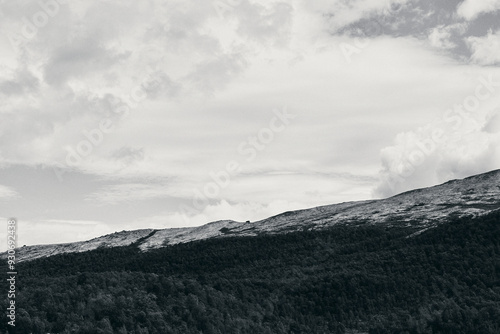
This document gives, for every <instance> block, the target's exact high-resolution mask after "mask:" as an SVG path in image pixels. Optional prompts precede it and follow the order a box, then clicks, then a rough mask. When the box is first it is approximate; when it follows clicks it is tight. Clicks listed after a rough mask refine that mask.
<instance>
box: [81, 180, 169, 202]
mask: <svg viewBox="0 0 500 334" xmlns="http://www.w3.org/2000/svg"><path fill="white" fill-rule="evenodd" d="M172 196H179V194H178V193H177V192H176V191H175V190H173V189H172V188H171V187H170V186H169V185H168V184H154V185H151V184H140V183H125V184H118V185H113V186H108V187H105V188H104V189H101V190H100V191H98V192H95V193H92V194H89V195H88V196H87V198H86V200H89V201H95V202H98V203H101V204H103V205H105V204H117V203H119V202H134V201H141V200H148V199H153V198H165V197H172Z"/></svg>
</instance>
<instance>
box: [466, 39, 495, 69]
mask: <svg viewBox="0 0 500 334" xmlns="http://www.w3.org/2000/svg"><path fill="white" fill-rule="evenodd" d="M467 44H468V46H469V48H470V50H471V53H472V55H471V61H472V62H473V63H476V64H479V65H499V64H500V30H498V31H496V32H494V33H493V32H492V31H489V32H488V34H487V35H486V36H483V37H469V38H467Z"/></svg>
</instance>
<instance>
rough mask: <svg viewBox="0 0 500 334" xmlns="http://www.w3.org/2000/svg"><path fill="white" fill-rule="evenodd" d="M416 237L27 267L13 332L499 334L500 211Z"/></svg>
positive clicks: (369, 230)
mask: <svg viewBox="0 0 500 334" xmlns="http://www.w3.org/2000/svg"><path fill="white" fill-rule="evenodd" d="M402 225H403V224H402ZM413 232H414V231H413V230H411V229H410V228H386V227H383V226H370V225H361V226H357V227H349V226H337V227H333V228H331V229H328V230H323V231H304V232H294V233H289V234H283V235H268V236H264V235H263V236H257V237H246V238H245V237H234V238H224V239H211V240H205V241H199V242H192V243H188V244H181V245H175V246H170V247H166V248H162V249H158V250H154V251H150V252H146V253H143V252H140V251H139V250H138V249H137V248H136V247H135V246H130V247H118V248H109V249H98V250H95V251H91V252H86V253H80V254H63V255H57V256H52V257H49V258H46V259H39V260H35V261H31V262H28V263H22V264H20V265H19V266H18V272H19V275H18V283H17V288H18V295H17V301H16V304H17V305H18V310H17V321H16V322H17V326H16V329H17V333H162V334H163V333H182V334H185V333H188V334H189V333H196V334H198V333H207V334H208V333H221V334H222V333H252V334H255V333H308V334H309V333H500V275H499V274H500V246H499V243H500V213H498V212H497V213H493V214H490V215H488V216H485V217H481V218H477V219H471V218H464V219H456V220H455V221H452V222H449V223H444V224H442V225H440V226H438V227H436V228H433V229H430V230H427V231H425V232H424V233H422V234H419V235H415V236H410V235H411V234H412V233H413ZM6 330H7V324H6V321H4V322H2V323H1V324H0V331H2V332H5V331H6Z"/></svg>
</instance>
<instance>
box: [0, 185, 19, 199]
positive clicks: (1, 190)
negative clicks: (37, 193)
mask: <svg viewBox="0 0 500 334" xmlns="http://www.w3.org/2000/svg"><path fill="white" fill-rule="evenodd" d="M19 197H21V195H20V194H19V193H18V192H17V191H15V190H14V189H12V188H11V187H7V186H4V185H1V184H0V199H15V198H19Z"/></svg>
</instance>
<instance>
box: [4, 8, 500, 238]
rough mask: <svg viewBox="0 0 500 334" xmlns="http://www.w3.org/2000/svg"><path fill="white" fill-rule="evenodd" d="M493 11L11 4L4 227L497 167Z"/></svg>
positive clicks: (378, 191)
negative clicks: (10, 223)
mask: <svg viewBox="0 0 500 334" xmlns="http://www.w3.org/2000/svg"><path fill="white" fill-rule="evenodd" d="M499 18H500V1H498V0H483V1H477V0H465V1H459V0H440V1H434V0H433V1H430V0H422V1H418V0H414V1H405V0H397V1H396V0H394V1H390V0H357V1H354V0H353V1H344V0H320V1H316V0H312V1H311V0H291V1H270V0H265V1H264V0H257V1H253V0H203V1H187V0H182V1H179V0H163V1H157V0H147V1H146V0H144V1H131V0H84V1H83V0H74V1H70V3H66V1H62V0H59V1H57V0H41V1H27V0H18V1H14V0H3V1H0V32H1V34H0V101H1V104H0V218H1V219H3V220H4V221H6V220H7V218H8V217H16V218H17V219H18V220H19V227H18V230H19V240H20V241H19V242H20V243H21V244H38V243H54V242H71V241H76V240H85V239H89V238H92V237H95V236H99V235H102V234H107V233H111V232H113V231H117V230H123V229H127V230H129V229H139V228H166V227H180V226H195V225H201V224H204V223H207V222H210V221H214V220H220V219H233V220H237V221H245V220H252V221H253V220H257V219H262V218H266V217H268V216H271V215H273V214H278V213H281V212H283V211H287V210H295V209H301V208H308V207H314V206H319V205H325V204H333V203H338V202H344V201H353V200H362V199H371V198H382V197H387V196H391V195H394V194H396V193H399V192H402V191H405V190H409V189H413V188H417V187H426V186H431V185H435V184H437V183H441V182H445V181H447V180H449V179H453V178H461V177H465V176H469V175H473V174H477V173H482V172H486V171H489V170H492V169H496V168H499V166H500V145H499V144H500V112H499V111H500V108H499V103H500V68H499V65H500V19H499ZM0 245H1V246H2V247H5V241H4V240H3V239H2V240H1V243H0Z"/></svg>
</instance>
